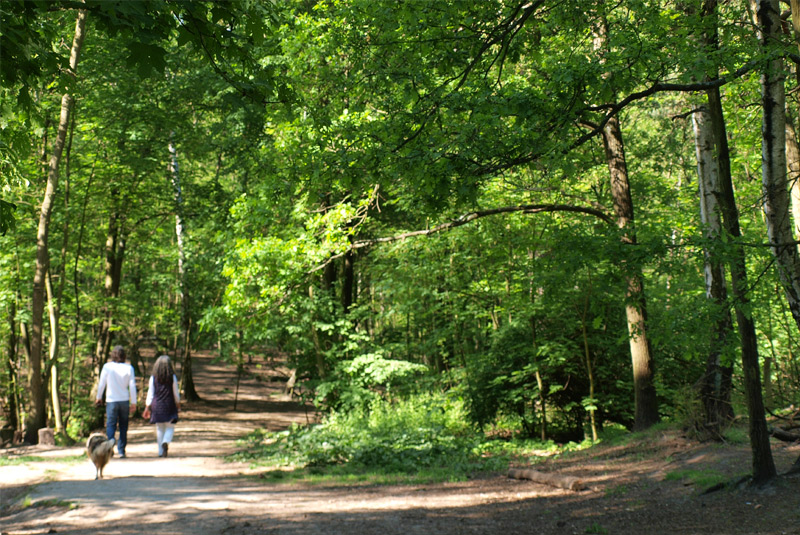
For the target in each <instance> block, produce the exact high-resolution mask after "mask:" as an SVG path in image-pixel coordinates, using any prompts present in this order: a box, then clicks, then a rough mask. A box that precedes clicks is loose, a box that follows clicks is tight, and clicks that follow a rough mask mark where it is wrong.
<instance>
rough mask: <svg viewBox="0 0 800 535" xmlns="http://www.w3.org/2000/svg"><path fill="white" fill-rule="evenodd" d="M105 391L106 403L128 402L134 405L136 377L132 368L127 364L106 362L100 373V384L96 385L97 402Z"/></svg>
mask: <svg viewBox="0 0 800 535" xmlns="http://www.w3.org/2000/svg"><path fill="white" fill-rule="evenodd" d="M103 390H105V391H106V403H114V402H118V401H130V403H131V405H136V375H135V374H134V371H133V366H131V365H130V364H128V363H127V362H106V363H105V365H104V366H103V370H102V371H101V372H100V383H99V384H98V385H97V400H98V401H99V400H100V399H101V398H102V396H103Z"/></svg>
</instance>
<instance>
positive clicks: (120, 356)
mask: <svg viewBox="0 0 800 535" xmlns="http://www.w3.org/2000/svg"><path fill="white" fill-rule="evenodd" d="M111 360H112V361H114V362H125V348H124V347H122V346H114V349H112V350H111Z"/></svg>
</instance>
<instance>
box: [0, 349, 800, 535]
mask: <svg viewBox="0 0 800 535" xmlns="http://www.w3.org/2000/svg"><path fill="white" fill-rule="evenodd" d="M195 366H196V368H195V377H196V382H197V388H198V391H199V393H200V395H201V396H202V397H203V401H202V402H200V403H195V404H188V405H187V406H186V407H185V409H186V410H184V411H183V412H182V414H181V421H180V422H179V423H178V425H177V427H176V436H175V442H174V443H173V444H172V446H171V447H170V455H169V457H168V458H167V459H161V458H159V457H158V456H157V453H156V444H155V432H154V430H153V428H152V426H149V425H147V424H146V423H144V422H143V421H142V420H141V419H139V420H138V421H136V422H133V423H132V426H131V429H130V431H129V445H128V451H127V453H128V458H127V459H124V460H123V459H118V458H116V457H115V458H114V459H112V461H111V462H110V464H109V465H108V466H107V467H106V470H105V478H104V479H102V480H99V481H95V480H94V473H95V471H94V467H93V466H92V465H91V463H90V462H89V461H88V459H86V457H85V454H84V450H83V447H74V448H54V447H50V448H45V447H38V446H37V447H29V448H16V449H14V450H10V451H9V450H6V451H3V452H2V454H3V455H6V456H9V457H13V456H17V455H31V456H37V457H45V458H48V459H52V460H48V461H46V462H29V463H25V464H21V465H12V466H3V467H0V505H3V506H6V505H8V504H10V503H12V502H14V503H15V505H14V506H13V507H5V508H4V509H2V510H0V535H27V534H43V533H59V534H95V533H97V534H100V533H102V534H120V535H134V534H137V535H138V534H141V533H147V532H151V533H159V534H161V535H171V534H174V535H184V534H200V535H205V534H208V535H211V534H244V535H251V534H252V535H254V534H263V533H280V534H288V535H294V534H298V535H299V534H307V533H315V534H316V535H332V534H351V533H358V534H360V535H367V534H373V533H376V534H380V535H401V534H407V535H415V534H431V533H436V534H443V535H456V534H459V535H461V534H465V533H485V534H494V533H508V534H516V533H535V534H540V535H556V534H558V535H564V534H583V533H614V534H637V535H638V534H641V533H658V534H662V533H665V534H666V533H680V534H690V533H698V534H700V533H702V534H748V535H750V534H753V533H762V534H774V535H778V534H790V535H800V499H798V496H800V478H797V477H795V478H790V479H782V480H781V481H780V482H779V483H778V484H776V485H775V486H772V487H770V488H768V489H766V490H752V491H720V492H715V493H713V494H709V495H706V496H703V495H701V494H699V492H698V489H697V488H695V487H693V486H692V485H690V484H687V483H686V481H685V480H681V479H670V478H667V477H666V476H667V474H670V473H673V474H674V473H675V472H676V471H681V470H686V471H691V470H693V471H700V472H702V471H704V470H709V471H715V472H721V473H726V474H737V473H739V474H740V473H742V472H745V473H746V472H747V470H748V468H749V462H750V459H749V452H748V448H747V447H746V446H735V447H734V446H731V447H724V448H723V447H720V446H719V445H717V444H697V443H694V442H691V441H689V440H686V439H684V438H682V437H680V436H675V435H666V434H665V435H663V436H662V435H654V436H653V437H651V438H649V439H647V440H643V441H640V442H632V443H631V444H630V445H627V446H622V447H620V446H613V445H609V446H605V447H604V446H602V445H601V446H600V447H598V448H593V449H592V450H591V451H590V452H588V453H587V454H586V455H581V456H577V457H572V458H564V459H553V460H552V461H548V462H547V463H545V464H543V465H542V468H543V469H545V470H557V471H558V472H559V473H562V474H564V475H573V476H578V477H581V478H582V479H583V480H584V481H586V482H587V483H588V484H589V486H590V488H589V489H588V490H586V491H583V492H571V491H566V490H561V489H555V488H551V487H546V486H542V485H538V484H536V483H532V482H530V481H522V480H513V479H509V478H507V477H505V475H503V474H495V475H487V476H484V477H482V478H478V479H473V480H470V481H465V482H456V483H440V484H431V485H391V486H322V485H309V484H303V483H279V484H275V483H268V482H265V481H264V480H261V479H259V478H258V477H257V472H256V471H255V470H252V469H250V468H249V467H248V466H247V465H245V464H241V463H228V462H224V461H223V460H222V459H221V456H224V455H225V454H227V453H230V452H232V451H234V450H235V439H237V438H239V437H241V436H243V435H244V434H246V433H247V432H249V431H251V430H253V429H255V428H258V427H266V428H268V429H271V430H275V429H281V428H285V427H286V426H288V425H289V424H290V423H291V422H294V421H298V422H305V421H306V411H305V409H304V408H303V407H302V406H300V405H298V404H297V403H293V402H291V401H285V400H282V399H281V398H280V397H276V395H277V394H279V393H280V389H281V386H282V383H277V382H271V381H263V380H262V381H257V380H255V379H253V378H252V377H247V378H243V379H242V383H241V385H240V391H239V402H238V406H237V409H238V410H237V411H233V399H234V392H235V386H236V372H235V369H234V368H232V367H226V366H222V365H219V364H215V363H214V362H213V361H212V359H211V356H210V355H208V354H199V355H198V356H197V360H196V365H195ZM259 373H263V369H262V370H259ZM774 453H775V454H776V460H778V461H779V463H778V464H779V467H780V468H779V470H783V469H785V468H786V467H788V466H789V465H790V464H791V462H792V461H793V460H794V459H795V458H796V457H797V455H798V453H800V445H782V444H775V445H774ZM72 456H83V457H82V458H80V460H79V461H77V462H65V460H64V459H63V458H65V457H67V458H69V457H72ZM59 458H61V460H60V461H59ZM248 476H250V477H248ZM24 496H28V498H27V500H26V501H28V502H29V505H27V506H23V505H22V503H21V499H22V497H24Z"/></svg>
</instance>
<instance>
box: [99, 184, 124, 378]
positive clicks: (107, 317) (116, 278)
mask: <svg viewBox="0 0 800 535" xmlns="http://www.w3.org/2000/svg"><path fill="white" fill-rule="evenodd" d="M117 195H118V191H117V190H116V188H114V189H112V191H111V196H112V203H111V204H112V205H113V206H112V209H111V214H110V215H109V219H108V233H107V235H106V262H105V282H104V288H103V294H104V296H105V299H104V301H103V305H102V307H101V315H102V317H103V320H102V322H101V323H100V332H99V333H98V336H97V345H96V347H95V362H94V369H95V376H96V377H99V375H100V368H101V367H102V366H103V363H104V362H105V361H106V360H108V353H109V351H110V350H111V342H112V339H113V333H112V330H111V327H112V326H113V324H114V303H115V301H116V299H117V298H118V297H119V292H120V286H121V280H120V278H121V277H122V261H123V259H124V257H125V239H124V230H123V229H122V224H123V222H124V221H125V216H124V215H123V214H122V213H121V212H120V208H119V206H118V204H119V203H118V201H116V198H117Z"/></svg>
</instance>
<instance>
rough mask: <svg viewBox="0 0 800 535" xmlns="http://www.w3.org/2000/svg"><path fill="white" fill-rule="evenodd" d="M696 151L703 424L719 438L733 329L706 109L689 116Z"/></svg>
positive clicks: (727, 400) (726, 413)
mask: <svg viewBox="0 0 800 535" xmlns="http://www.w3.org/2000/svg"><path fill="white" fill-rule="evenodd" d="M692 122H693V125H694V133H695V148H696V152H697V174H698V183H699V186H700V220H701V222H702V224H703V228H704V234H705V237H706V238H707V239H708V240H709V242H711V245H709V246H707V247H705V248H704V251H703V255H704V258H705V267H704V274H705V282H706V297H707V299H708V300H709V301H710V302H711V303H712V306H713V310H714V324H713V328H712V333H711V347H710V348H709V352H708V357H707V359H706V369H705V373H704V374H703V377H702V380H701V386H700V398H701V401H702V404H703V408H704V420H705V421H704V427H705V430H706V431H708V432H709V433H711V435H712V436H713V437H714V438H720V437H721V432H722V424H723V423H724V422H727V421H730V420H731V419H732V418H733V407H732V405H731V382H732V375H733V362H732V360H730V359H726V355H725V353H724V352H725V347H726V346H727V341H728V339H729V337H730V335H731V332H732V331H733V319H732V318H731V312H730V309H729V308H728V302H727V301H728V291H727V287H726V283H725V268H724V265H723V263H722V262H721V261H720V259H719V256H718V254H717V253H715V252H714V248H715V245H714V244H719V243H720V236H721V233H722V217H721V214H720V207H719V197H720V195H721V193H720V185H719V167H718V165H717V160H716V158H715V153H714V129H713V124H712V121H711V116H710V113H709V112H708V110H707V109H703V110H700V111H697V112H695V113H694V114H693V115H692Z"/></svg>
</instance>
